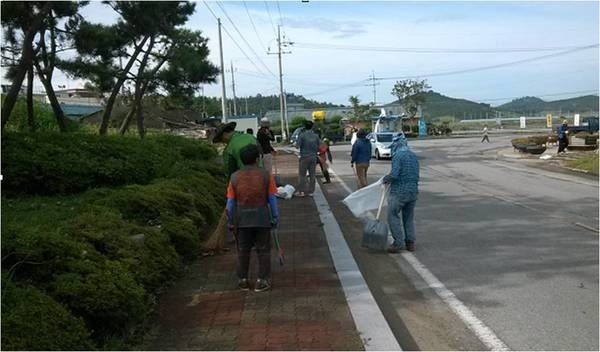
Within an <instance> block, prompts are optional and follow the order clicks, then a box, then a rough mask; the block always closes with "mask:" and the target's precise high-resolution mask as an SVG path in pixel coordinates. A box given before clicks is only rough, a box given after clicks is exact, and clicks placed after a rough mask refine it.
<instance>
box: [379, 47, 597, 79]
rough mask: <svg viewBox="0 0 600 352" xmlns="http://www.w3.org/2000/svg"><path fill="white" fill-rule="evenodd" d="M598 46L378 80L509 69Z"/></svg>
mask: <svg viewBox="0 0 600 352" xmlns="http://www.w3.org/2000/svg"><path fill="white" fill-rule="evenodd" d="M598 46H600V45H599V44H593V45H588V46H582V47H577V48H575V49H571V50H566V51H562V52H559V53H554V54H548V55H542V56H536V57H531V58H528V59H522V60H517V61H510V62H505V63H502V64H497V65H490V66H482V67H476V68H469V69H464V70H457V71H448V72H439V73H430V74H421V75H408V76H400V77H381V78H377V79H378V80H394V79H407V78H423V77H439V76H450V75H457V74H462V73H471V72H477V71H484V70H491V69H494V68H500V67H507V66H512V65H518V64H522V63H526V62H532V61H538V60H543V59H547V58H553V57H556V56H561V55H567V54H570V53H573V52H576V51H581V50H587V49H592V48H597V47H598Z"/></svg>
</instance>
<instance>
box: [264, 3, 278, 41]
mask: <svg viewBox="0 0 600 352" xmlns="http://www.w3.org/2000/svg"><path fill="white" fill-rule="evenodd" d="M264 3H265V8H266V9H267V13H268V14H269V20H270V21H271V27H272V28H273V33H275V36H277V29H275V25H274V24H273V17H271V10H269V5H268V4H267V2H266V1H265V2H264Z"/></svg>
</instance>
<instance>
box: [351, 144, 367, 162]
mask: <svg viewBox="0 0 600 352" xmlns="http://www.w3.org/2000/svg"><path fill="white" fill-rule="evenodd" d="M351 156H352V160H350V162H351V163H353V164H354V163H356V164H369V163H370V162H371V142H369V141H368V140H367V139H366V138H358V139H357V140H356V142H354V144H353V145H352V152H351Z"/></svg>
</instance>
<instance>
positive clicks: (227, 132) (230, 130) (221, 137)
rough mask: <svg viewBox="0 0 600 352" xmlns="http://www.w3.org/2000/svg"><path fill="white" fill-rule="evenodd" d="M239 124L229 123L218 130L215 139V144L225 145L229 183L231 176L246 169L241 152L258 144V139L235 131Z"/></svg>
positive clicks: (224, 164)
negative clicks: (251, 145) (243, 168)
mask: <svg viewBox="0 0 600 352" xmlns="http://www.w3.org/2000/svg"><path fill="white" fill-rule="evenodd" d="M236 125H237V124H236V123H235V122H234V121H233V122H228V123H225V124H222V125H220V126H219V127H218V128H217V133H216V134H215V137H214V138H213V143H225V144H226V146H225V149H223V167H224V171H225V176H226V177H227V181H229V178H230V177H231V174H233V173H234V172H236V171H237V170H239V169H241V168H242V167H244V164H243V163H242V159H241V154H240V152H241V150H242V148H244V147H245V146H247V145H248V144H258V143H257V141H256V138H255V137H254V136H253V135H251V134H248V133H241V132H237V131H236V130H235V126H236Z"/></svg>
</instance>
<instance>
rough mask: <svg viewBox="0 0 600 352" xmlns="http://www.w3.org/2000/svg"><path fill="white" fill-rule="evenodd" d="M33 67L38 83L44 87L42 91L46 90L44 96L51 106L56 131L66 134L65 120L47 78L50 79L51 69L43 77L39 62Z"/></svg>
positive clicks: (35, 62)
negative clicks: (56, 125)
mask: <svg viewBox="0 0 600 352" xmlns="http://www.w3.org/2000/svg"><path fill="white" fill-rule="evenodd" d="M34 64H35V67H36V69H37V71H38V77H39V78H40V81H41V82H42V84H43V85H44V89H45V90H46V96H48V100H50V106H52V111H53V112H54V117H56V123H57V124H58V129H59V130H60V131H61V132H67V118H66V117H65V114H64V112H63V110H62V107H61V106H60V103H59V102H58V99H57V98H56V93H54V88H53V87H52V82H51V81H50V80H49V79H48V78H47V77H52V73H51V72H52V69H50V68H49V70H50V73H48V74H47V76H46V75H44V71H43V70H42V68H41V67H40V64H39V62H37V61H34Z"/></svg>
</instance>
